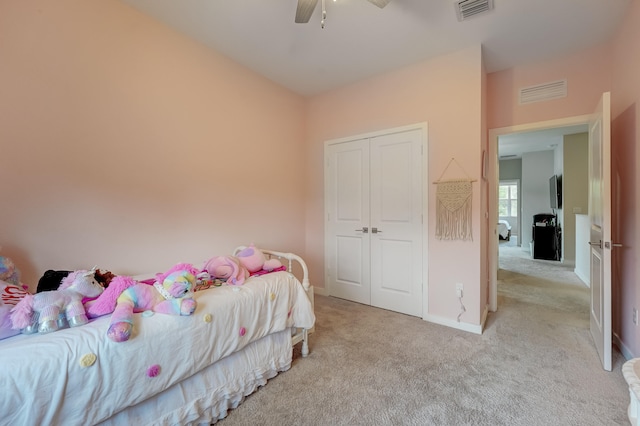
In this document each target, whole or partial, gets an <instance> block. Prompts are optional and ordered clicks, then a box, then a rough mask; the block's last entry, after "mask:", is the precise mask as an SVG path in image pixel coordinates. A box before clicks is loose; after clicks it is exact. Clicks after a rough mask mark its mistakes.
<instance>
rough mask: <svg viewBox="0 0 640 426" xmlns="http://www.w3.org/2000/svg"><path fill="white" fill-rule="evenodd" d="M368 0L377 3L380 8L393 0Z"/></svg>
mask: <svg viewBox="0 0 640 426" xmlns="http://www.w3.org/2000/svg"><path fill="white" fill-rule="evenodd" d="M368 1H369V3H372V4H375V5H376V6H378V7H379V8H380V9H382V8H383V7H385V6H386V5H388V4H389V3H390V2H391V0H368Z"/></svg>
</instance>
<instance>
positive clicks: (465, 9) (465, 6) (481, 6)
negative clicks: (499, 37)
mask: <svg viewBox="0 0 640 426" xmlns="http://www.w3.org/2000/svg"><path fill="white" fill-rule="evenodd" d="M455 7H456V15H458V21H461V22H462V21H466V20H467V19H469V18H472V17H474V16H476V15H480V14H481V13H485V12H488V11H490V10H491V9H493V0H459V1H457V2H456V3H455Z"/></svg>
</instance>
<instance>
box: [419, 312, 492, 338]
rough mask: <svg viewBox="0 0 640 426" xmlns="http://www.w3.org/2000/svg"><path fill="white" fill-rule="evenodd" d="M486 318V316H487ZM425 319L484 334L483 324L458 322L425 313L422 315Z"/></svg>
mask: <svg viewBox="0 0 640 426" xmlns="http://www.w3.org/2000/svg"><path fill="white" fill-rule="evenodd" d="M485 318H486V317H485ZM422 319H424V320H425V321H429V322H432V323H434V324H439V325H444V326H447V327H451V328H455V329H457V330H462V331H468V332H470V333H474V334H482V328H483V326H482V324H479V325H475V324H468V323H465V322H458V321H455V320H452V319H449V318H443V317H439V316H436V315H425V316H424V317H422Z"/></svg>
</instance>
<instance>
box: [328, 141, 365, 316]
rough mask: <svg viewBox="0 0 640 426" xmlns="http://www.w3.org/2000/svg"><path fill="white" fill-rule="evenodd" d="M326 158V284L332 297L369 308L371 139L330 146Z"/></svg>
mask: <svg viewBox="0 0 640 426" xmlns="http://www.w3.org/2000/svg"><path fill="white" fill-rule="evenodd" d="M325 157H326V158H327V168H326V172H327V175H326V187H325V192H326V197H325V200H326V203H327V206H326V211H327V230H326V238H325V244H326V247H325V250H326V261H327V265H326V268H327V271H326V275H325V279H326V284H327V285H328V286H329V291H330V294H331V295H332V296H336V297H340V298H343V299H348V300H352V301H354V302H359V303H364V304H367V305H369V304H371V287H370V286H371V282H370V253H369V236H370V234H369V232H368V227H369V140H368V139H363V140H356V141H350V142H345V143H337V144H333V145H329V146H328V147H327V151H326V153H325ZM365 227H366V228H367V230H366V231H364V229H365Z"/></svg>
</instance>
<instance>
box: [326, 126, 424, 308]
mask: <svg viewBox="0 0 640 426" xmlns="http://www.w3.org/2000/svg"><path fill="white" fill-rule="evenodd" d="M325 157H326V175H325V203H326V213H327V228H326V236H325V255H326V272H325V283H326V285H327V286H328V289H329V294H330V295H331V296H336V297H340V298H344V299H348V300H352V301H354V302H359V303H364V304H367V305H373V306H377V307H380V308H384V309H389V310H393V311H396V312H402V313H405V314H408V315H414V316H419V317H422V306H423V297H422V247H423V246H422V238H423V236H422V233H423V229H422V205H423V204H422V182H423V177H422V163H423V159H422V132H421V130H410V131H404V132H399V133H390V134H387V135H381V136H375V137H371V138H366V139H358V140H353V141H347V142H337V143H334V144H329V145H327V146H326V151H325Z"/></svg>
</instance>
